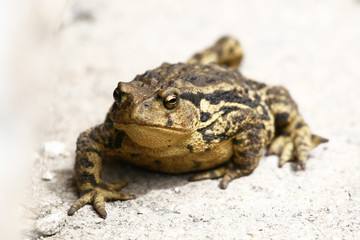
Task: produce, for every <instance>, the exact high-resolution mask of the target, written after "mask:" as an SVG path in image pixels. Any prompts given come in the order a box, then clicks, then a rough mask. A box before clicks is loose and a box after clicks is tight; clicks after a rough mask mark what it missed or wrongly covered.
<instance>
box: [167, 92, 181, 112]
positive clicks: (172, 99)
mask: <svg viewBox="0 0 360 240" xmlns="http://www.w3.org/2000/svg"><path fill="white" fill-rule="evenodd" d="M163 103H164V106H165V108H166V109H168V110H172V109H175V108H176V107H177V106H178V104H179V96H178V95H177V94H176V93H169V94H168V95H166V97H165V98H164V102H163Z"/></svg>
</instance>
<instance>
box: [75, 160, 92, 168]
mask: <svg viewBox="0 0 360 240" xmlns="http://www.w3.org/2000/svg"><path fill="white" fill-rule="evenodd" d="M75 167H86V168H88V167H94V163H92V162H91V161H90V160H89V159H88V158H87V157H78V158H76V161H75Z"/></svg>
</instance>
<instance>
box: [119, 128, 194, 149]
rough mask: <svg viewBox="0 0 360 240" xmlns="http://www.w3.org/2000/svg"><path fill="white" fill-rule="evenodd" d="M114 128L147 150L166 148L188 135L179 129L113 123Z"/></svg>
mask: <svg viewBox="0 0 360 240" xmlns="http://www.w3.org/2000/svg"><path fill="white" fill-rule="evenodd" d="M114 127H115V128H116V129H119V130H122V131H124V132H125V133H126V135H128V137H129V138H130V139H131V140H132V141H134V142H135V143H137V144H139V145H141V146H144V147H148V148H162V147H168V146H171V145H174V144H175V143H177V142H179V141H180V140H181V139H184V138H186V137H187V136H189V134H190V133H189V132H188V131H184V130H180V129H173V128H164V127H159V126H147V125H139V124H123V123H116V122H114Z"/></svg>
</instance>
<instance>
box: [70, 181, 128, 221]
mask: <svg viewBox="0 0 360 240" xmlns="http://www.w3.org/2000/svg"><path fill="white" fill-rule="evenodd" d="M126 185H127V183H126V182H125V181H120V182H118V183H100V184H98V185H97V186H96V187H94V188H89V189H84V190H82V191H81V194H80V198H79V199H78V200H76V201H75V202H74V203H73V205H71V207H70V209H69V210H68V215H69V216H72V215H74V213H75V212H76V211H77V210H79V209H80V208H82V207H83V206H84V205H86V204H92V205H93V207H94V209H95V210H96V212H97V213H98V214H99V215H100V217H102V218H104V219H105V218H106V216H107V213H106V211H105V202H106V201H116V200H130V199H134V198H135V196H134V195H130V194H126V193H119V192H117V191H119V190H120V189H122V188H123V187H124V186H126Z"/></svg>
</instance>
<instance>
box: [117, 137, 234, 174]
mask: <svg viewBox="0 0 360 240" xmlns="http://www.w3.org/2000/svg"><path fill="white" fill-rule="evenodd" d="M173 150H174V149H173ZM155 151H159V152H158V154H156V152H150V153H149V152H148V153H141V152H140V151H139V152H138V151H136V152H137V153H134V152H133V153H128V154H126V153H125V154H123V153H120V154H119V155H120V158H121V159H122V160H123V161H125V162H128V163H130V164H133V165H136V166H139V167H142V168H146V169H150V170H154V171H159V172H166V173H186V172H195V171H201V170H206V169H210V168H214V167H216V166H218V165H221V164H223V163H225V162H227V161H229V160H230V158H231V156H232V155H233V148H232V141H224V142H222V143H219V144H218V145H217V146H216V147H214V148H213V149H210V150H207V151H203V152H190V151H189V150H188V149H186V148H185V149H183V151H182V150H179V151H176V150H175V151H173V152H174V154H173V155H172V154H169V152H170V151H171V150H170V151H167V150H160V149H158V150H155ZM161 151H163V152H161Z"/></svg>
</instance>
